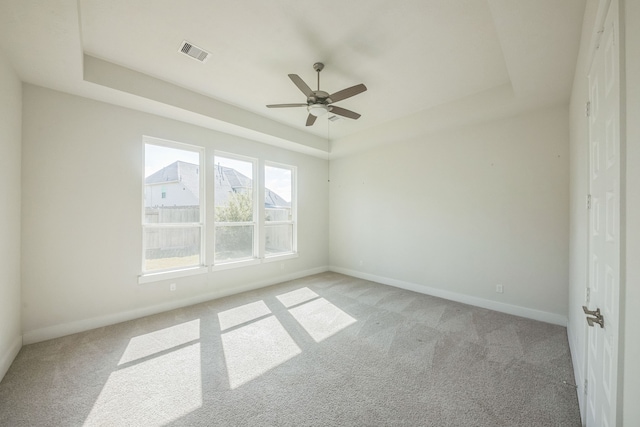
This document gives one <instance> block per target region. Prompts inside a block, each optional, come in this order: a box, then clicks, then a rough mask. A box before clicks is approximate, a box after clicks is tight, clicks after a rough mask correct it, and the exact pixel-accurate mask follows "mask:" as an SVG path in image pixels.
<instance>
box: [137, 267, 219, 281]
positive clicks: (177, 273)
mask: <svg viewBox="0 0 640 427" xmlns="http://www.w3.org/2000/svg"><path fill="white" fill-rule="evenodd" d="M208 272H209V268H207V267H205V266H199V267H191V268H185V269H182V270H171V271H162V272H159V273H146V274H141V275H140V276H138V284H139V285H142V284H144V283H153V282H159V281H161V280H171V279H177V278H179V277H187V276H195V275H196V274H205V273H208Z"/></svg>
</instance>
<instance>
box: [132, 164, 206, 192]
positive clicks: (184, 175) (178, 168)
mask: <svg viewBox="0 0 640 427" xmlns="http://www.w3.org/2000/svg"><path fill="white" fill-rule="evenodd" d="M199 169H200V166H198V165H195V164H193V163H188V162H183V161H176V162H173V163H171V164H170V165H168V166H165V167H163V168H162V169H160V170H159V171H157V172H155V173H153V174H151V175H149V176H148V177H147V178H145V180H144V182H145V184H147V185H153V184H162V183H167V184H168V183H172V182H180V183H182V185H183V186H184V187H185V188H186V189H187V190H189V191H190V192H191V193H192V194H193V195H194V196H196V197H198V195H199V194H200V178H199V176H198V174H199V172H200V171H199Z"/></svg>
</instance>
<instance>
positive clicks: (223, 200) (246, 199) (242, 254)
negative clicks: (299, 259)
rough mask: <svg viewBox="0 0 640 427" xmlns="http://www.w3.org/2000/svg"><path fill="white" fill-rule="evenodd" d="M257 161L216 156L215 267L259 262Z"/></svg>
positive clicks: (226, 155) (231, 156)
mask: <svg viewBox="0 0 640 427" xmlns="http://www.w3.org/2000/svg"><path fill="white" fill-rule="evenodd" d="M256 164H257V162H256V160H254V159H249V158H245V157H238V156H233V155H228V154H225V155H216V156H215V157H214V174H213V175H214V180H215V182H214V206H215V218H214V223H215V244H214V246H215V252H214V264H224V263H230V262H239V261H247V260H255V259H257V257H258V254H257V250H256V248H257V244H256V240H257V237H258V233H257V230H256V224H257V223H256V218H257V213H256V207H257V204H256V202H255V201H256V188H255V186H254V185H253V182H254V176H255V173H254V172H255V170H256Z"/></svg>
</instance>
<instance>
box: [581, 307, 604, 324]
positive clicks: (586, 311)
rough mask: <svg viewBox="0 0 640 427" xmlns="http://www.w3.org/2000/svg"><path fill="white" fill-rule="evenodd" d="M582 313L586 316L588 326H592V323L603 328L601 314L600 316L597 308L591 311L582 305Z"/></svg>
mask: <svg viewBox="0 0 640 427" xmlns="http://www.w3.org/2000/svg"><path fill="white" fill-rule="evenodd" d="M582 311H584V314H586V315H587V323H588V324H589V326H593V324H594V323H597V324H598V325H600V327H601V328H604V317H603V316H602V314H600V309H599V308H597V309H596V310H595V311H591V310H589V309H588V308H587V307H586V306H584V305H583V306H582ZM591 316H594V317H591Z"/></svg>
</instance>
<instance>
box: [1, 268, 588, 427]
mask: <svg viewBox="0 0 640 427" xmlns="http://www.w3.org/2000/svg"><path fill="white" fill-rule="evenodd" d="M574 381H575V380H574V376H573V368H572V366H571V357H570V354H569V347H568V343H567V335H566V328H563V327H560V326H556V325H551V324H546V323H542V322H537V321H533V320H528V319H524V318H520V317H516V316H511V315H507V314H503V313H498V312H495V311H490V310H485V309H482V308H478V307H473V306H469V305H464V304H460V303H456V302H451V301H447V300H444V299H440V298H435V297H431V296H427V295H422V294H418V293H414V292H410V291H406V290H402V289H397V288H393V287H389V286H385V285H381V284H378V283H374V282H371V281H366V280H361V279H356V278H353V277H349V276H345V275H341V274H337V273H331V272H329V273H322V274H318V275H314V276H309V277H305V278H302V279H298V280H293V281H289V282H285V283H282V284H278V285H274V286H270V287H267V288H263V289H260V290H257V291H251V292H245V293H242V294H238V295H234V296H230V297H226V298H222V299H218V300H214V301H209V302H206V303H202V304H197V305H194V306H190V307H186V308H182V309H178V310H173V311H170V312H166V313H162V314H158V315H154V316H148V317H145V318H141V319H137V320H133V321H129V322H124V323H120V324H117V325H112V326H108V327H103V328H99V329H95V330H91V331H87V332H83V333H79V334H74V335H70V336H66V337H62V338H58V339H54V340H50V341H46V342H41V343H37V344H32V345H27V346H24V347H23V348H22V350H21V351H20V353H19V354H18V356H17V358H16V360H15V361H14V363H13V365H12V366H11V368H10V369H9V371H8V372H7V374H6V376H5V378H4V379H3V381H2V382H1V383H0V425H2V426H12V427H13V426H439V427H440V426H478V427H480V426H488V427H489V426H490V427H497V426H510V427H511V426H580V425H581V423H580V414H579V409H578V400H577V396H576V388H575V386H574V385H573V384H574Z"/></svg>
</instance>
